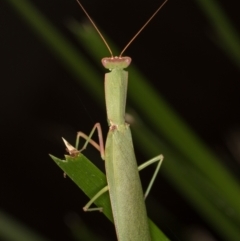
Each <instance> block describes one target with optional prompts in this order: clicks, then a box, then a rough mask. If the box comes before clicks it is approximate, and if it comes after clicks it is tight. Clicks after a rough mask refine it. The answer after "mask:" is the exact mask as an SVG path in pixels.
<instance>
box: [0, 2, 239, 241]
mask: <svg viewBox="0 0 240 241" xmlns="http://www.w3.org/2000/svg"><path fill="white" fill-rule="evenodd" d="M7 2H8V1H2V2H1V3H0V6H1V7H0V23H1V24H0V36H1V37H0V53H1V88H0V98H1V99H0V101H1V118H0V120H1V139H2V141H1V161H0V183H1V184H0V208H1V209H2V210H3V211H5V212H6V213H8V214H9V215H11V216H13V217H14V218H16V219H17V220H18V221H20V222H22V223H23V224H24V225H26V226H28V227H30V228H31V229H33V230H35V231H37V232H38V233H40V234H42V235H44V236H46V237H49V239H51V240H73V239H72V236H71V234H70V231H69V229H68V227H67V225H66V220H67V219H66V217H68V215H69V214H70V213H76V214H78V215H79V216H81V219H83V220H84V222H85V224H86V225H87V226H88V227H91V228H92V229H95V232H97V233H98V234H99V235H106V236H109V240H115V234H114V228H113V226H112V224H111V223H110V222H108V221H106V218H105V217H103V216H102V215H101V214H99V213H97V214H96V213H84V212H83V211H82V207H83V206H84V205H85V203H86V202H87V200H88V198H87V197H86V196H85V195H84V194H83V193H82V192H81V191H79V189H78V188H77V187H76V186H75V185H74V184H73V183H72V182H71V181H70V180H69V179H64V178H63V175H62V172H61V170H60V169H59V168H58V167H57V166H56V165H55V164H54V163H53V161H52V160H51V159H50V158H49V156H48V153H51V154H54V155H56V156H59V157H63V154H64V146H63V144H62V141H61V137H62V136H64V137H68V139H70V140H74V136H75V133H76V131H78V130H84V131H85V130H86V132H88V131H90V129H91V128H92V126H93V124H94V123H95V122H101V123H103V124H104V123H106V116H105V113H104V112H103V111H102V109H100V108H99V107H98V105H97V103H96V102H95V101H94V100H92V99H91V97H89V95H88V93H86V92H84V90H83V89H81V87H80V86H79V85H78V84H77V83H76V81H75V79H74V78H73V77H72V76H71V75H70V74H69V73H68V71H67V70H66V69H64V67H63V66H62V65H61V63H60V62H59V61H58V59H57V57H55V56H54V55H53V54H52V52H51V50H49V49H48V47H46V45H45V44H44V43H43V42H42V41H41V39H39V38H38V36H37V35H35V34H34V33H33V32H32V30H31V29H30V28H29V27H28V25H27V24H26V22H25V21H24V20H23V19H22V18H21V17H20V16H19V15H18V14H17V13H16V12H15V11H14V10H13V8H12V7H11V6H10V5H9V4H8V3H7ZM31 2H32V3H33V4H34V5H35V6H36V7H37V8H38V9H39V11H41V12H42V14H44V15H45V16H46V17H47V18H48V19H49V20H50V21H51V23H52V24H53V25H54V26H55V27H57V28H58V29H59V30H60V31H62V32H63V33H64V34H65V35H66V36H68V37H69V38H70V40H71V41H72V42H73V44H74V45H76V46H77V42H76V41H75V39H74V37H73V36H72V35H71V34H70V32H69V31H68V29H67V27H66V21H67V20H68V19H69V18H75V19H77V20H84V19H85V17H84V15H83V13H82V11H81V9H80V8H79V7H78V5H77V3H76V2H75V1H74V0H71V1H70V0H68V1H66V0H65V1H64V0H59V1H42V0H41V1H40V0H34V1H31ZM82 3H83V5H84V6H85V7H86V9H87V10H88V12H89V14H90V15H91V16H92V18H93V19H94V20H95V22H96V23H97V24H98V26H100V28H101V29H103V30H104V32H106V33H107V34H108V36H110V37H111V38H112V39H113V40H114V42H116V43H117V44H118V46H119V47H120V48H122V47H123V46H124V45H125V44H126V43H127V42H128V41H129V39H130V38H131V37H132V36H133V35H134V33H135V32H136V31H137V30H138V29H139V28H140V27H141V26H142V24H143V23H144V21H146V19H147V18H148V17H149V16H150V15H151V14H152V12H153V11H154V10H155V9H156V8H157V7H158V6H159V4H160V2H159V1H117V0H112V1H109V0H104V1H93V0H92V1H84V0H83V1H82ZM220 4H221V6H222V8H223V9H224V10H225V12H226V14H227V15H228V16H229V18H230V19H231V20H232V22H233V23H234V25H235V27H237V28H238V27H239V23H240V20H239V8H238V6H239V3H238V2H237V1H224V0H222V1H220ZM220 44H221V42H220V40H219V38H218V36H217V35H216V33H215V32H214V30H213V28H212V26H211V23H210V22H208V20H207V19H206V17H205V15H204V13H203V12H201V10H200V9H199V7H198V5H196V2H195V1H177V0H169V2H168V3H167V4H166V6H165V7H164V8H163V10H161V12H160V13H159V14H158V15H157V16H156V18H155V19H154V20H153V21H152V22H151V24H150V25H149V26H148V27H147V28H146V29H145V30H144V32H143V33H142V34H141V35H140V36H139V37H138V39H137V40H136V41H135V42H134V43H133V44H132V45H131V46H130V47H129V49H128V50H127V53H126V54H127V55H129V56H131V57H132V59H133V62H134V64H135V65H137V66H138V67H139V69H140V70H141V71H142V73H143V74H144V75H146V76H148V79H150V80H151V81H152V84H153V85H154V86H155V87H156V88H157V89H158V90H159V91H160V93H161V94H162V96H163V97H164V98H165V99H166V100H167V101H168V103H169V104H170V105H171V106H172V107H173V109H174V110H175V111H176V112H177V113H178V114H179V115H180V116H181V117H182V118H183V119H184V120H185V121H186V122H187V123H188V125H189V126H191V128H192V129H193V130H194V131H195V132H196V133H197V134H198V135H199V136H200V137H201V138H202V139H203V140H204V141H205V142H206V144H207V145H208V146H210V147H211V148H212V149H213V150H214V152H215V153H216V154H217V155H219V156H221V157H223V158H224V157H225V159H227V160H228V163H226V166H228V167H229V168H231V169H232V170H234V172H235V173H236V174H239V160H240V159H239V145H238V143H239V134H238V133H239V131H240V128H239V122H240V114H239V101H240V97H239V96H240V95H239V93H240V82H239V76H240V75H239V69H238V67H237V65H235V64H234V63H233V61H232V60H231V59H230V58H229V56H228V55H227V54H226V52H224V51H223V49H222V48H221V47H220ZM79 49H81V47H80V46H79ZM83 51H84V50H83ZM103 57H104V56H103ZM101 71H102V73H104V69H102V70H101ZM143 98H144V95H143ZM103 101H104V100H103ZM86 116H87V118H86ZM104 130H105V133H106V131H107V124H104ZM234 147H236V148H234ZM92 152H94V151H93V150H92ZM94 154H95V153H94ZM94 154H91V153H90V155H94ZM97 156H98V153H96V162H97V163H99V166H100V167H101V168H103V163H102V162H101V160H100V158H98V157H97ZM137 156H140V158H141V151H139V150H137ZM144 159H145V158H142V161H144ZM91 160H92V159H91ZM157 185H159V187H158V191H156V190H155V193H154V194H155V199H153V198H152V201H153V200H157V201H158V202H160V203H161V205H162V207H163V208H165V209H166V210H171V213H172V214H174V216H175V217H174V218H170V217H169V216H168V221H167V224H166V223H165V224H162V225H161V221H160V225H159V226H160V228H161V229H163V230H164V231H165V232H166V233H167V234H168V235H169V237H171V238H172V240H179V239H181V238H182V237H188V239H187V238H186V240H194V239H190V238H189V236H190V234H189V233H191V232H192V231H191V230H195V231H196V230H202V231H203V232H209V234H210V236H212V237H215V238H216V240H221V239H220V237H219V236H218V234H217V233H215V232H214V231H212V230H211V229H210V228H209V227H207V225H206V224H205V223H204V221H203V220H201V219H200V217H199V216H198V214H197V213H196V212H195V211H194V210H192V209H191V206H190V205H189V203H187V202H186V200H184V198H182V197H181V195H180V194H179V193H178V191H177V190H175V189H174V188H173V187H172V186H171V185H170V184H168V183H167V182H166V181H164V180H163V179H162V178H161V177H159V181H158V184H157ZM159 190H161V191H159ZM153 192H154V191H153ZM154 194H153V195H154ZM162 194H164V197H163V198H161V197H160V196H163V195H162ZM149 203H151V197H150V201H149ZM147 205H149V204H148V203H147ZM150 212H154V211H150ZM164 215H165V214H163V216H164ZM149 216H151V215H150V214H149ZM176 217H177V218H176ZM171 220H172V222H171ZM173 220H174V221H173ZM176 220H177V221H178V222H179V221H180V222H181V225H180V226H181V228H182V229H181V230H179V229H178V228H177V227H176V223H175V222H176ZM162 222H163V221H162ZM178 232H179V233H178ZM184 233H188V235H186V236H184ZM173 234H174V235H173ZM195 240H196V239H195Z"/></svg>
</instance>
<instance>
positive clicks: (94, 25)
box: [76, 0, 168, 58]
mask: <svg viewBox="0 0 240 241" xmlns="http://www.w3.org/2000/svg"><path fill="white" fill-rule="evenodd" d="M76 1H77V3H78V5H79V6H80V7H81V9H82V10H83V12H84V13H85V14H86V16H87V17H88V19H89V21H90V22H91V23H92V25H93V27H94V28H95V29H96V31H97V32H98V34H99V36H100V37H101V39H102V40H103V42H104V44H105V45H106V47H107V49H108V51H109V53H110V54H111V57H112V58H113V53H112V50H111V48H110V47H109V45H108V43H107V41H106V40H105V38H104V37H103V35H102V34H101V32H100V31H99V29H98V27H97V25H96V24H95V23H94V21H93V20H92V18H91V17H90V16H89V14H88V13H87V11H86V10H85V8H84V7H83V5H82V4H81V3H80V1H79V0H76ZM167 1H168V0H165V1H164V2H163V3H162V4H161V5H160V6H159V7H158V9H157V10H156V11H155V12H154V13H153V14H152V16H151V17H150V18H149V19H148V20H147V22H146V23H145V24H144V25H143V26H142V27H141V28H140V29H139V30H138V32H137V33H136V34H135V35H134V36H133V37H132V38H131V40H130V41H129V42H128V44H127V45H126V46H125V47H124V49H123V50H122V52H121V53H120V55H119V57H120V58H121V57H122V55H123V53H124V52H125V51H126V49H127V48H128V47H129V45H130V44H131V43H132V42H133V41H134V40H135V39H136V37H137V36H138V35H139V34H140V33H141V32H142V31H143V29H144V28H145V27H146V26H147V25H148V24H149V22H150V21H151V20H152V19H153V18H154V17H155V15H156V14H157V13H158V12H159V11H160V9H161V8H162V7H163V6H164V5H165V3H166V2H167Z"/></svg>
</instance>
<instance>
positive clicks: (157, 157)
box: [138, 155, 164, 199]
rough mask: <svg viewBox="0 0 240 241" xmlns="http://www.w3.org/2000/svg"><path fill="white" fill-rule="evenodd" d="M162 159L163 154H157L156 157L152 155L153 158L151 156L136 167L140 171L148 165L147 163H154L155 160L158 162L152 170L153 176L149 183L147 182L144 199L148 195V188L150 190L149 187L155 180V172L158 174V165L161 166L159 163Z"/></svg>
mask: <svg viewBox="0 0 240 241" xmlns="http://www.w3.org/2000/svg"><path fill="white" fill-rule="evenodd" d="M163 159H164V157H163V155H159V156H156V157H154V158H152V159H150V160H148V161H146V162H144V163H143V164H142V165H140V166H139V167H138V171H141V170H143V169H144V168H145V167H147V166H149V165H151V164H153V163H155V162H158V164H157V167H156V170H155V171H154V173H153V176H152V179H151V181H150V183H149V184H148V188H147V190H146V192H145V194H144V198H145V199H146V198H147V196H148V194H149V192H150V190H151V188H152V185H153V183H154V181H155V179H156V177H157V174H158V172H159V169H160V167H161V164H162V162H163Z"/></svg>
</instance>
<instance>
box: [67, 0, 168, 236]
mask: <svg viewBox="0 0 240 241" xmlns="http://www.w3.org/2000/svg"><path fill="white" fill-rule="evenodd" d="M167 1H168V0H165V1H164V2H163V3H162V4H161V5H160V7H159V8H158V9H157V10H156V11H155V12H154V14H153V15H152V16H151V17H150V18H149V20H148V21H147V22H146V23H145V24H144V25H143V27H142V28H141V29H140V30H139V31H138V32H137V33H136V35H135V36H134V37H133V38H132V39H131V40H130V42H129V43H128V44H127V45H126V47H125V48H124V49H123V51H122V52H121V54H120V55H119V57H113V54H112V51H111V49H110V47H109V46H108V44H107V43H106V41H105V39H104V37H103V36H102V34H101V33H100V31H99V30H98V28H97V27H96V25H95V23H94V22H93V20H92V19H91V17H90V16H89V15H88V13H87V12H86V10H85V9H84V7H83V6H82V4H81V3H80V2H79V0H77V3H78V4H79V6H80V7H81V8H82V10H83V11H84V13H85V14H86V16H87V17H88V19H89V20H90V21H91V23H92V24H93V26H94V27H95V29H96V31H97V32H98V33H99V35H100V37H101V38H102V39H103V41H104V43H105V45H106V46H107V48H108V50H109V52H110V54H111V57H108V58H103V59H102V64H103V66H104V67H105V68H106V69H108V70H109V71H110V72H109V73H106V74H105V100H106V109H107V119H108V125H109V132H108V135H107V139H106V144H105V148H104V141H103V135H102V130H101V125H100V124H99V123H96V124H95V125H94V127H93V129H92V131H91V132H90V135H89V136H87V135H86V134H84V133H83V132H78V134H77V138H76V145H75V147H73V146H72V145H71V144H69V143H68V142H67V141H66V140H65V139H63V141H64V144H65V145H66V148H67V151H68V152H69V154H70V155H71V156H76V155H78V154H79V153H81V152H82V151H83V150H84V149H86V147H87V145H88V144H91V145H93V146H94V147H95V148H96V149H97V150H98V151H99V152H100V154H101V158H102V159H103V160H104V161H105V168H106V176H107V186H106V187H104V188H103V189H102V190H100V191H99V192H98V193H97V194H96V195H95V196H94V197H93V198H92V199H91V200H90V201H89V202H88V203H87V204H86V205H85V207H84V208H83V209H84V211H94V210H99V211H101V210H102V208H99V207H97V208H90V206H91V205H92V203H93V202H94V201H95V200H96V199H97V198H98V197H99V196H101V195H102V194H103V193H105V192H107V191H108V192H109V195H110V201H111V207H112V212H113V218H114V223H115V227H116V233H117V238H118V241H150V240H151V234H150V231H149V226H148V218H147V212H146V207H145V200H144V199H145V198H146V197H147V195H148V194H149V191H150V189H151V187H152V185H153V182H154V180H155V178H156V176H157V173H158V172H159V169H160V166H161V164H162V161H163V155H158V156H156V157H154V158H152V159H150V160H148V161H147V162H145V163H144V164H142V165H140V166H139V167H138V166H137V162H136V158H135V154H134V149H133V142H132V136H131V131H130V126H129V124H128V123H126V121H125V106H126V96H127V84H128V72H127V71H125V70H124V69H125V68H127V67H128V66H129V65H130V63H131V58H130V57H122V55H123V53H124V52H125V50H126V49H127V48H128V46H129V45H130V44H131V43H132V41H133V40H134V39H135V38H136V37H137V36H138V35H139V33H140V32H141V31H142V30H143V29H144V28H145V26H146V25H147V24H148V23H149V22H150V21H151V20H152V18H153V17H154V16H155V15H156V14H157V13H158V11H159V10H160V9H161V8H162V7H163V6H164V5H165V3H166V2H167ZM96 130H97V132H98V139H99V143H97V142H95V141H94V140H92V136H93V134H94V132H95V131H96ZM80 138H83V139H85V140H86V141H85V144H84V146H83V147H82V149H81V150H78V146H79V140H80ZM155 162H157V167H156V169H155V172H154V174H153V176H152V179H151V181H150V183H149V185H148V188H147V190H146V192H145V194H143V190H142V186H141V181H140V177H139V171H140V170H142V169H144V168H145V167H147V166H149V165H151V164H153V163H155Z"/></svg>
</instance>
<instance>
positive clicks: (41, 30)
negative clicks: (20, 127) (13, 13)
mask: <svg viewBox="0 0 240 241" xmlns="http://www.w3.org/2000/svg"><path fill="white" fill-rule="evenodd" d="M5 1H7V2H9V3H10V4H11V5H12V6H13V7H14V8H15V9H16V10H17V11H18V13H19V14H21V15H22V16H23V17H24V18H25V19H26V23H27V24H29V25H30V26H31V27H32V29H33V30H34V31H35V32H36V33H37V34H38V35H39V36H40V37H41V38H42V39H43V40H44V41H45V43H46V44H47V45H48V46H49V49H51V51H53V52H54V54H55V55H56V56H58V58H59V60H60V61H62V63H63V64H64V65H65V67H66V68H67V69H68V70H69V72H71V73H72V74H73V75H74V76H75V77H77V79H81V81H79V84H80V85H81V86H82V87H83V88H85V89H86V90H87V91H88V92H90V93H91V95H92V96H94V97H95V98H97V100H98V101H100V100H102V99H103V98H104V96H103V95H104V93H102V88H101V85H102V76H99V74H98V72H96V71H95V70H94V69H93V68H92V66H90V65H89V64H88V61H87V60H86V59H84V58H83V56H82V55H81V54H80V53H78V51H77V50H76V49H75V48H74V47H73V46H72V45H71V43H70V42H69V41H68V40H67V39H66V38H65V37H64V36H62V35H61V33H59V32H58V30H57V29H55V28H54V27H53V26H52V25H51V23H49V22H48V21H47V19H45V18H44V16H42V15H41V14H40V12H39V11H38V10H37V9H36V8H34V6H32V5H31V4H30V2H28V1H27V0H21V1H18V0H5ZM197 3H198V4H199V6H200V7H202V9H203V11H204V13H205V14H206V16H207V17H208V18H209V21H210V23H211V24H212V26H213V27H214V29H215V31H216V32H217V33H218V35H219V36H220V38H221V40H222V42H221V46H222V48H223V49H224V50H225V51H226V53H227V54H228V56H229V57H230V59H231V60H232V61H233V62H234V63H235V64H237V66H239V64H240V41H239V36H238V33H237V31H236V30H235V29H234V27H233V25H232V24H231V22H230V20H229V19H228V18H227V17H226V16H225V14H224V12H223V10H222V9H221V7H220V6H219V5H218V4H217V2H216V1H213V0H197ZM70 28H71V29H72V31H73V32H74V33H75V34H76V36H77V37H78V38H79V40H80V41H81V43H82V44H83V45H84V46H85V47H86V48H87V49H88V51H89V52H90V53H91V54H92V55H93V58H94V59H95V60H96V61H99V59H100V58H102V56H103V55H102V47H100V46H102V42H101V40H100V39H99V37H98V36H97V34H96V32H95V31H94V30H93V29H92V27H90V26H85V27H84V28H82V27H81V26H80V25H78V24H77V23H76V22H71V23H70ZM111 46H112V44H111ZM114 52H117V51H114ZM129 71H131V85H130V86H129V99H130V100H131V102H132V103H133V105H134V107H135V108H137V109H138V110H139V114H140V115H141V116H145V121H147V122H148V123H147V124H144V123H143V122H142V121H141V120H140V119H139V117H138V116H136V115H135V114H133V116H134V118H135V122H134V123H133V124H132V129H133V131H134V136H136V137H137V138H135V139H136V142H137V143H136V144H137V145H138V146H139V147H141V149H142V150H144V151H145V153H146V155H147V156H152V155H156V153H159V149H160V150H161V153H163V154H164V156H165V159H166V160H167V161H165V163H164V165H163V169H162V172H161V174H162V175H164V176H165V178H167V179H168V181H169V182H171V183H172V185H174V186H176V187H177V188H178V189H179V190H180V192H181V193H182V194H183V195H184V196H185V198H186V199H187V200H188V202H189V203H191V204H192V206H194V207H195V210H196V212H198V213H199V215H200V216H201V217H202V218H203V219H204V220H205V222H206V223H208V224H209V225H210V226H211V227H212V229H213V230H215V232H216V233H218V234H219V236H221V237H222V238H223V239H225V240H232V241H234V240H238V239H239V237H240V230H239V226H240V203H239V200H240V188H239V187H240V185H239V182H238V180H236V178H235V177H234V176H233V175H232V174H231V173H230V172H229V171H228V170H227V169H226V168H225V167H224V166H223V165H222V164H221V163H222V161H221V160H219V158H218V157H216V156H215V154H213V153H212V152H211V150H209V148H208V147H207V146H206V145H205V144H204V143H203V142H202V141H201V140H200V139H199V138H198V137H197V136H196V135H195V133H194V132H193V131H192V130H191V129H190V128H189V127H188V126H187V125H186V124H185V123H184V122H183V121H182V120H181V119H180V118H179V117H178V116H177V114H176V113H175V112H174V111H173V110H172V109H171V108H170V107H169V105H168V104H167V103H166V102H165V101H164V100H163V99H162V98H161V96H160V94H159V93H157V92H156V90H155V89H154V88H152V87H151V86H150V85H149V82H148V81H146V80H145V79H144V78H143V76H142V75H141V74H140V73H139V72H138V71H137V70H136V69H134V68H133V67H132V68H131V69H130V70H129ZM139 93H144V97H145V98H141V95H139ZM144 99H147V100H148V101H147V102H146V101H145V100H144ZM149 106H150V107H151V108H149ZM156 113H157V115H156ZM149 126H151V128H149ZM158 136H162V137H163V139H164V140H165V141H162V140H160V139H159V138H158ZM148 140H151V141H148ZM167 143H168V144H167ZM219 203H222V204H223V205H219ZM228 210H232V211H231V213H229V212H228Z"/></svg>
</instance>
